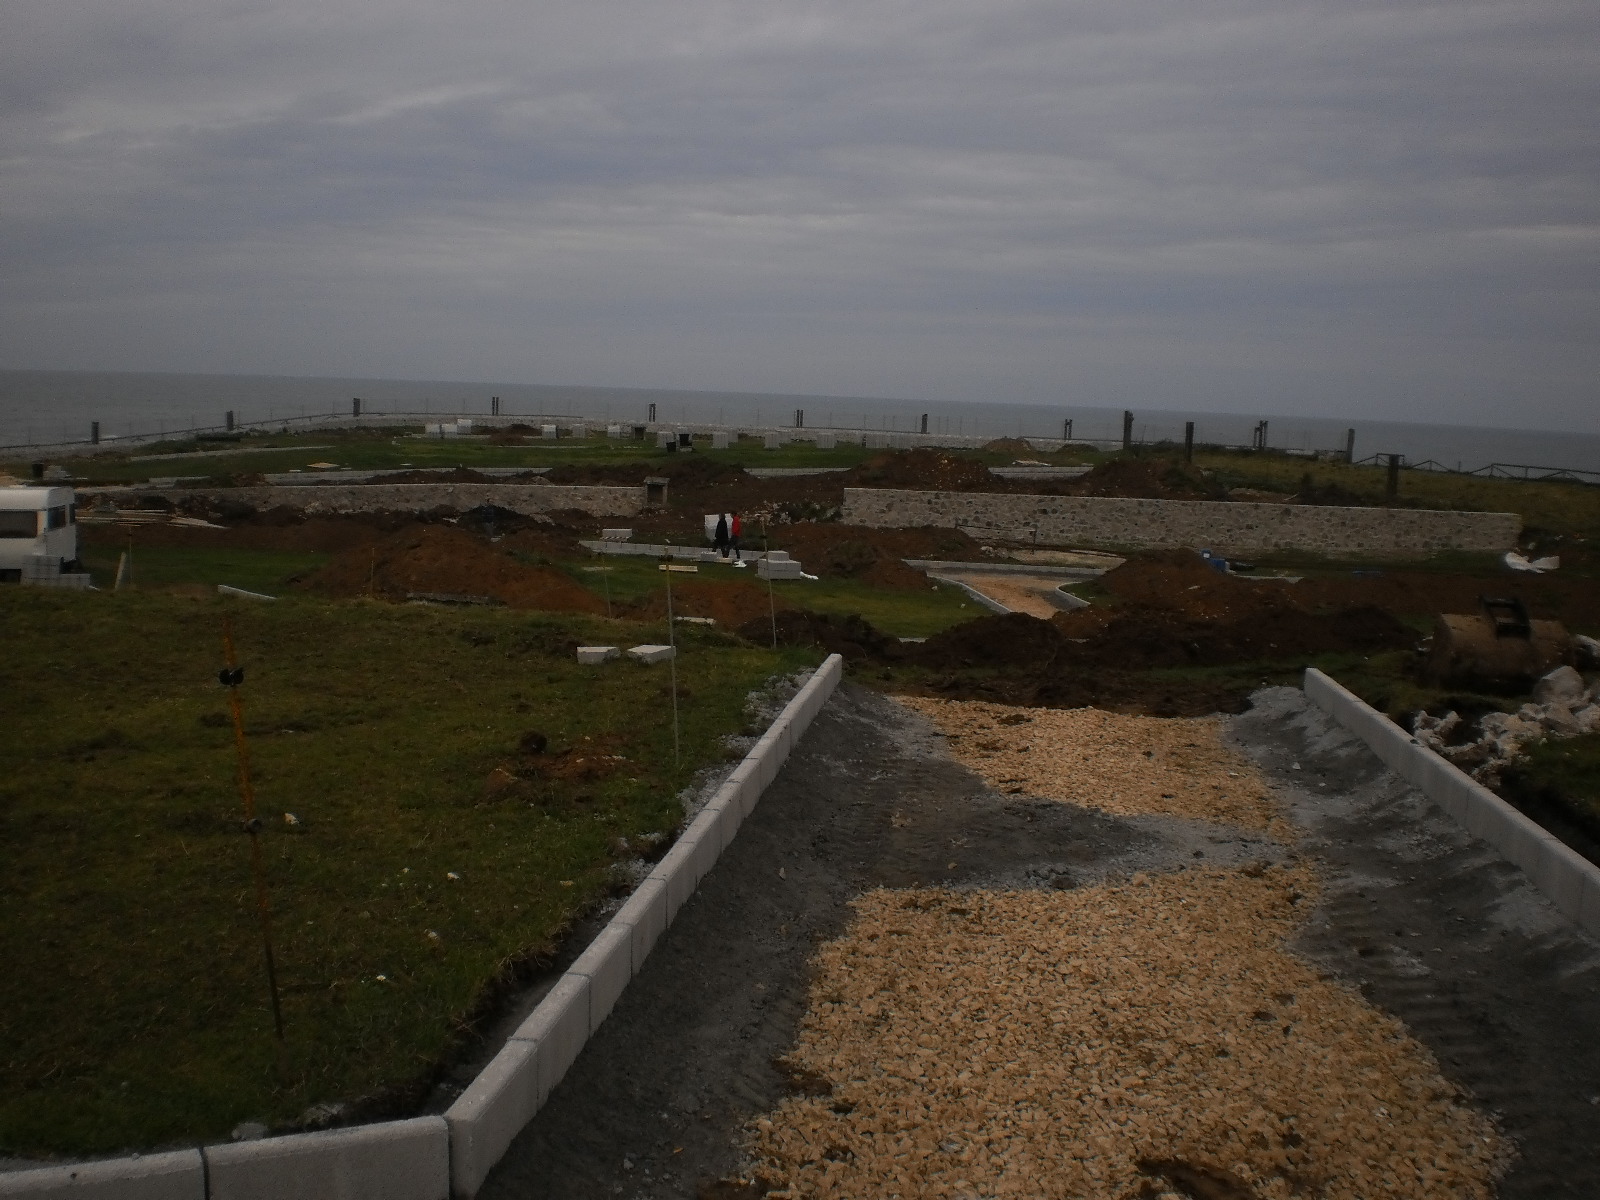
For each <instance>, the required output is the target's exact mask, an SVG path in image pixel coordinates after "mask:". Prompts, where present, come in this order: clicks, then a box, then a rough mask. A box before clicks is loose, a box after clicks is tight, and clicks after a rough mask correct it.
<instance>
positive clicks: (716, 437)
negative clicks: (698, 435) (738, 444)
mask: <svg viewBox="0 0 1600 1200" xmlns="http://www.w3.org/2000/svg"><path fill="white" fill-rule="evenodd" d="M731 440H732V439H731V438H730V437H729V435H728V434H726V433H713V434H712V435H711V448H712V449H713V450H726V449H727V448H728V445H729V442H730V441H731Z"/></svg>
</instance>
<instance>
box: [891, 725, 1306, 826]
mask: <svg viewBox="0 0 1600 1200" xmlns="http://www.w3.org/2000/svg"><path fill="white" fill-rule="evenodd" d="M896 699H897V700H898V701H899V702H900V703H901V704H903V705H905V706H906V707H907V708H910V709H912V710H913V711H915V712H918V713H921V714H922V715H923V716H925V717H927V718H928V719H929V720H931V721H932V722H933V723H934V724H935V725H936V726H937V727H938V728H939V730H940V731H941V732H942V733H943V734H944V736H945V739H946V741H947V743H948V745H949V748H950V753H951V755H952V756H953V757H954V758H955V759H956V760H957V761H959V762H960V763H962V765H964V766H966V767H967V768H968V769H970V770H972V771H974V772H976V773H977V774H978V775H980V776H982V777H983V779H984V781H985V782H987V783H988V784H989V785H990V786H991V787H993V788H995V789H996V790H997V791H1000V792H1004V793H1011V794H1019V795H1020V794H1026V795H1031V796H1040V797H1044V798H1047V799H1052V800H1061V801H1064V802H1066V803H1068V804H1078V805H1082V806H1083V807H1085V808H1093V809H1098V810H1099V811H1101V812H1105V813H1111V814H1114V815H1117V816H1135V815H1141V814H1151V813H1153V814H1162V815H1167V816H1177V817H1188V818H1191V819H1195V820H1201V821H1211V822H1215V823H1218V824H1231V825H1237V826H1239V827H1241V828H1244V829H1256V830H1267V831H1269V832H1271V833H1272V834H1273V836H1275V837H1277V838H1278V839H1279V840H1281V841H1290V840H1292V838H1293V832H1292V829H1291V827H1290V826H1289V825H1288V823H1287V822H1286V821H1284V819H1283V818H1282V816H1280V815H1279V812H1278V808H1277V805H1276V803H1275V802H1274V800H1273V799H1272V793H1271V790H1270V788H1269V787H1268V785H1267V783H1266V781H1265V780H1264V779H1263V778H1262V776H1261V774H1260V772H1259V771H1258V770H1257V769H1256V767H1255V766H1254V764H1252V763H1251V762H1250V761H1249V760H1248V759H1247V758H1245V757H1244V756H1243V755H1242V754H1240V753H1238V752H1237V751H1235V750H1233V749H1231V748H1229V747H1227V746H1225V745H1224V744H1223V742H1222V738H1221V733H1222V721H1221V718H1218V717H1185V718H1172V717H1144V716H1131V715H1126V714H1122V713H1110V712H1103V711H1101V710H1099V709H1094V708H1075V709H1047V708H1017V707H1012V706H1009V705H1004V704H991V703H988V702H986V701H981V700H938V699H932V698H929V697H922V696H899V697H896Z"/></svg>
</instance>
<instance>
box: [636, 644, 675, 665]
mask: <svg viewBox="0 0 1600 1200" xmlns="http://www.w3.org/2000/svg"><path fill="white" fill-rule="evenodd" d="M677 654H678V652H677V650H676V649H674V648H673V647H671V646H649V645H646V646H634V647H632V648H631V649H630V650H629V651H628V657H629V658H631V659H633V660H635V661H636V662H642V663H658V662H666V661H667V659H669V658H676V657H677Z"/></svg>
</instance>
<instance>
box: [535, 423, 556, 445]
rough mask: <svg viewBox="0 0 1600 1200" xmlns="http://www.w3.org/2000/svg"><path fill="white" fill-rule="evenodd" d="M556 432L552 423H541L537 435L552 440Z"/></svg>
mask: <svg viewBox="0 0 1600 1200" xmlns="http://www.w3.org/2000/svg"><path fill="white" fill-rule="evenodd" d="M556 433H557V430H556V427H555V426H554V425H541V426H540V427H539V435H540V436H541V437H545V438H549V439H550V440H551V441H552V442H553V441H555V439H556Z"/></svg>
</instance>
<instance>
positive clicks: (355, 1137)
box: [205, 1117, 450, 1200]
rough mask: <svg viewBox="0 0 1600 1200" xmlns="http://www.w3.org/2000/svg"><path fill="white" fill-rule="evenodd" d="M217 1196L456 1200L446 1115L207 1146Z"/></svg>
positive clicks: (234, 1199)
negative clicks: (452, 1199) (451, 1197)
mask: <svg viewBox="0 0 1600 1200" xmlns="http://www.w3.org/2000/svg"><path fill="white" fill-rule="evenodd" d="M205 1154H206V1165H207V1168H208V1174H209V1177H210V1182H211V1187H210V1196H209V1200H283V1198H284V1197H286V1196H293V1197H294V1198H295V1200H369V1198H370V1200H448V1198H449V1195H450V1130H449V1127H448V1126H447V1125H446V1124H445V1120H444V1118H443V1117H413V1118H412V1119H411V1120H409V1121H384V1122H381V1123H379V1124H376V1125H357V1126H356V1127H354V1128H352V1129H329V1130H325V1131H323V1132H320V1133H297V1134H292V1135H290V1136H288V1137H275V1138H262V1139H261V1140H260V1141H255V1142H233V1143H231V1144H229V1145H225V1146H207V1147H206V1151H205Z"/></svg>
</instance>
